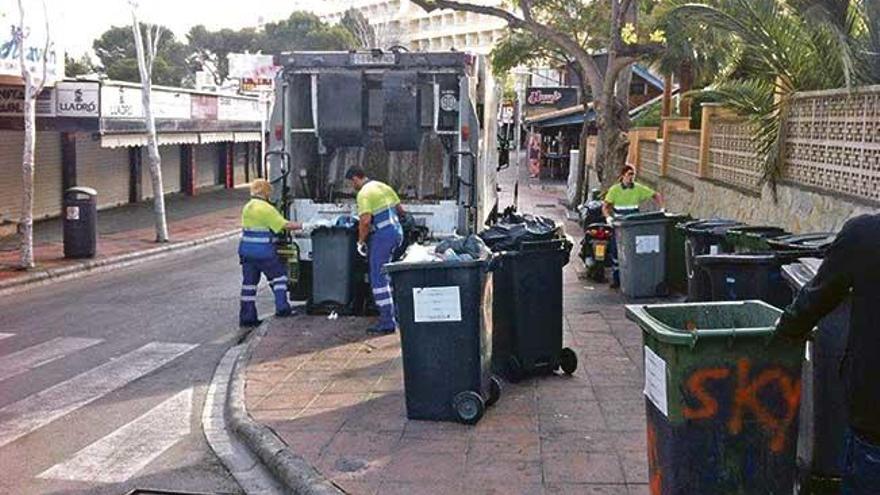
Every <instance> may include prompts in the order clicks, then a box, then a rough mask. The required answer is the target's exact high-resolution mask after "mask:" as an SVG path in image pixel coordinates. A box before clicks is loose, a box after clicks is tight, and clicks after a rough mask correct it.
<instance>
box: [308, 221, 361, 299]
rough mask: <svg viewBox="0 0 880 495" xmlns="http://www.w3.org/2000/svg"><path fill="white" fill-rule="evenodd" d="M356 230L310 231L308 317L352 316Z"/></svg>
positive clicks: (350, 228) (330, 228)
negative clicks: (332, 314)
mask: <svg viewBox="0 0 880 495" xmlns="http://www.w3.org/2000/svg"><path fill="white" fill-rule="evenodd" d="M357 256H358V254H357V229H356V228H352V227H341V226H332V227H319V228H317V229H315V230H314V231H312V291H311V298H310V299H309V301H308V305H307V309H308V312H309V313H318V314H322V313H329V312H331V311H336V312H339V313H343V314H349V313H351V312H352V303H353V301H354V296H355V282H356V273H355V263H356V257H357Z"/></svg>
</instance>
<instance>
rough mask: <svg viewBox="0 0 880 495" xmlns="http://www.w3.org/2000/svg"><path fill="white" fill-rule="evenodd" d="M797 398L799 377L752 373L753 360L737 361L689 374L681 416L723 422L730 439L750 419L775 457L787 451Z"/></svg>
mask: <svg viewBox="0 0 880 495" xmlns="http://www.w3.org/2000/svg"><path fill="white" fill-rule="evenodd" d="M800 397H801V382H800V374H797V375H794V374H792V373H791V372H790V371H788V370H785V369H783V368H781V367H775V366H773V367H767V368H765V369H762V370H760V371H757V372H753V371H752V363H751V360H749V359H748V358H741V359H739V360H738V361H737V363H736V366H730V367H712V368H700V369H697V370H694V371H693V372H691V374H690V375H689V376H688V377H687V378H686V380H685V381H684V399H685V406H684V409H683V410H682V414H683V416H684V417H685V419H687V420H690V421H701V420H707V421H717V420H721V421H725V422H726V427H727V430H728V432H729V433H730V434H731V435H739V434H740V433H742V431H743V424H744V423H746V422H748V421H749V420H750V419H751V418H754V420H755V421H756V422H757V424H758V425H760V427H761V428H762V429H763V430H764V431H766V432H767V433H768V434H769V447H770V451H771V452H773V453H777V454H778V453H781V452H783V451H784V450H785V447H786V441H787V438H786V437H787V435H788V432H789V427H790V426H791V425H792V422H794V421H795V419H796V418H797V413H798V405H799V404H800Z"/></svg>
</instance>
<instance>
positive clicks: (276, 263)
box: [238, 256, 290, 325]
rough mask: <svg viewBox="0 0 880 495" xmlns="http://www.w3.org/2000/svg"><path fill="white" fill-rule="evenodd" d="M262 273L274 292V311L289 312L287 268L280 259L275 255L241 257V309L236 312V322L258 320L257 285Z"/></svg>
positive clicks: (249, 322)
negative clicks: (271, 256) (265, 257)
mask: <svg viewBox="0 0 880 495" xmlns="http://www.w3.org/2000/svg"><path fill="white" fill-rule="evenodd" d="M262 275H266V280H268V281H269V287H271V288H272V292H273V293H274V294H275V313H276V314H284V313H289V312H290V302H288V300H287V270H285V268H284V264H283V263H281V259H279V258H278V257H277V256H276V257H273V258H267V259H251V258H245V257H241V309H240V310H239V313H238V322H239V323H240V324H242V325H248V324H253V323H256V322H257V321H258V320H259V317H258V316H257V286H258V285H259V284H260V277H261V276H262Z"/></svg>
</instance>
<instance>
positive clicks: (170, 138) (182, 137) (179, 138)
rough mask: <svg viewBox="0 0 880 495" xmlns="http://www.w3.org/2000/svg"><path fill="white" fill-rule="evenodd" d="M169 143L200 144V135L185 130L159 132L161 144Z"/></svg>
mask: <svg viewBox="0 0 880 495" xmlns="http://www.w3.org/2000/svg"><path fill="white" fill-rule="evenodd" d="M168 144H199V135H198V134H196V133H185V132H179V133H173V134H159V146H163V145H168Z"/></svg>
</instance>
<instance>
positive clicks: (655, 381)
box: [645, 346, 669, 418]
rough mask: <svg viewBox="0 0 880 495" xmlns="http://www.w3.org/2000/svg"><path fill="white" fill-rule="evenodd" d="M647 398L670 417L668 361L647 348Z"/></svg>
mask: <svg viewBox="0 0 880 495" xmlns="http://www.w3.org/2000/svg"><path fill="white" fill-rule="evenodd" d="M645 397H647V398H648V400H650V401H651V402H652V403H654V405H655V406H657V409H659V410H660V412H662V413H663V415H664V416H666V417H667V418H668V417H669V407H668V406H667V404H666V361H664V360H663V358H661V357H660V356H658V355H657V354H656V353H655V352H654V351H652V350H651V349H650V348H649V347H648V346H645Z"/></svg>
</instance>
